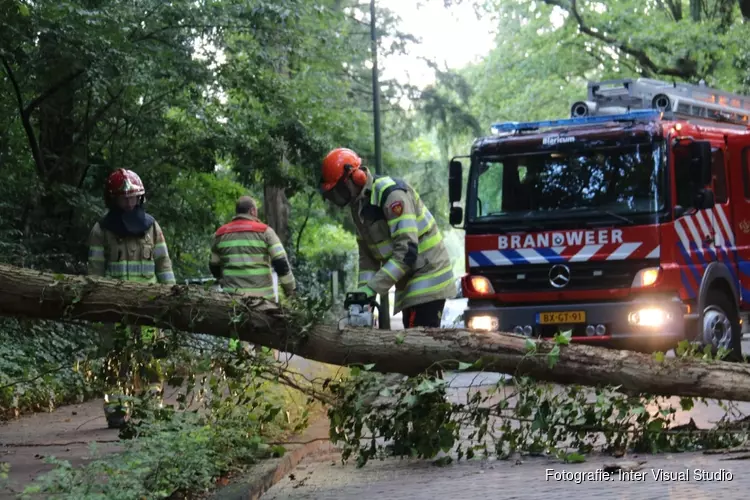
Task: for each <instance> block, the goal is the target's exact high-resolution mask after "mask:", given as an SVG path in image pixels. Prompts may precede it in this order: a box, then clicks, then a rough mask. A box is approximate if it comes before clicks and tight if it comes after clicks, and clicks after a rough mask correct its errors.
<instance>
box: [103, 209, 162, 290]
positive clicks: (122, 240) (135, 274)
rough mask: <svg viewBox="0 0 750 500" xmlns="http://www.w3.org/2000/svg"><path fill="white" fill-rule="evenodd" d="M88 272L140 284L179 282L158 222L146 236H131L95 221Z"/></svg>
mask: <svg viewBox="0 0 750 500" xmlns="http://www.w3.org/2000/svg"><path fill="white" fill-rule="evenodd" d="M88 274H90V275H92V276H102V277H108V278H113V279H120V280H124V281H135V282H140V283H157V282H158V283H164V284H174V283H175V277H174V272H173V271H172V261H171V259H170V258H169V251H168V250H167V242H166V240H165V239H164V233H163V232H162V230H161V227H160V226H159V223H158V222H156V221H154V223H153V224H152V226H151V227H150V228H149V229H148V230H147V231H146V233H145V234H144V235H143V236H127V237H119V236H117V235H116V234H115V233H113V232H111V231H108V230H105V229H103V228H102V227H101V225H100V224H99V223H98V222H97V223H96V224H94V228H93V229H92V230H91V234H90V235H89V258H88Z"/></svg>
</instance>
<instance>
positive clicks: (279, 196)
mask: <svg viewBox="0 0 750 500" xmlns="http://www.w3.org/2000/svg"><path fill="white" fill-rule="evenodd" d="M263 194H264V196H263V215H264V216H265V219H266V224H268V225H269V226H271V227H272V228H273V230H274V231H276V234H277V235H278V237H279V239H280V240H281V242H282V243H283V244H284V247H285V248H286V247H288V245H289V215H290V211H291V210H290V206H289V200H288V199H287V197H286V193H285V192H284V188H283V187H277V186H272V185H270V184H266V185H265V187H264V189H263Z"/></svg>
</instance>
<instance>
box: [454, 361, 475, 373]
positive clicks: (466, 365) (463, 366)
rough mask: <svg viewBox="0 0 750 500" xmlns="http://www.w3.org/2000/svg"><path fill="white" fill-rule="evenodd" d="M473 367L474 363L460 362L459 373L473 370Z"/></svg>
mask: <svg viewBox="0 0 750 500" xmlns="http://www.w3.org/2000/svg"><path fill="white" fill-rule="evenodd" d="M472 366H474V363H464V362H463V361H459V363H458V371H460V372H463V371H466V370H468V369H469V368H471V367H472Z"/></svg>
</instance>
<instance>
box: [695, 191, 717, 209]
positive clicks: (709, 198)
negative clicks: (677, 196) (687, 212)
mask: <svg viewBox="0 0 750 500" xmlns="http://www.w3.org/2000/svg"><path fill="white" fill-rule="evenodd" d="M715 205H716V197H715V196H714V192H713V191H712V190H711V189H708V188H703V189H701V190H699V191H698V193H697V194H696V195H695V209H696V210H707V209H710V208H714V206H715Z"/></svg>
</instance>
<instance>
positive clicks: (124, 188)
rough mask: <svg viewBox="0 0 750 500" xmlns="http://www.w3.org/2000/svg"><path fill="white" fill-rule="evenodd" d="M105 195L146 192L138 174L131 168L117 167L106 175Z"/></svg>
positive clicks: (141, 193) (132, 194)
mask: <svg viewBox="0 0 750 500" xmlns="http://www.w3.org/2000/svg"><path fill="white" fill-rule="evenodd" d="M106 191H107V195H109V196H111V197H113V198H114V197H115V196H128V197H129V196H142V195H144V194H146V188H144V187H143V181H141V178H140V177H138V174H136V173H135V172H133V171H132V170H126V169H124V168H119V169H117V170H115V171H114V172H112V173H111V174H109V177H107V189H106Z"/></svg>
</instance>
